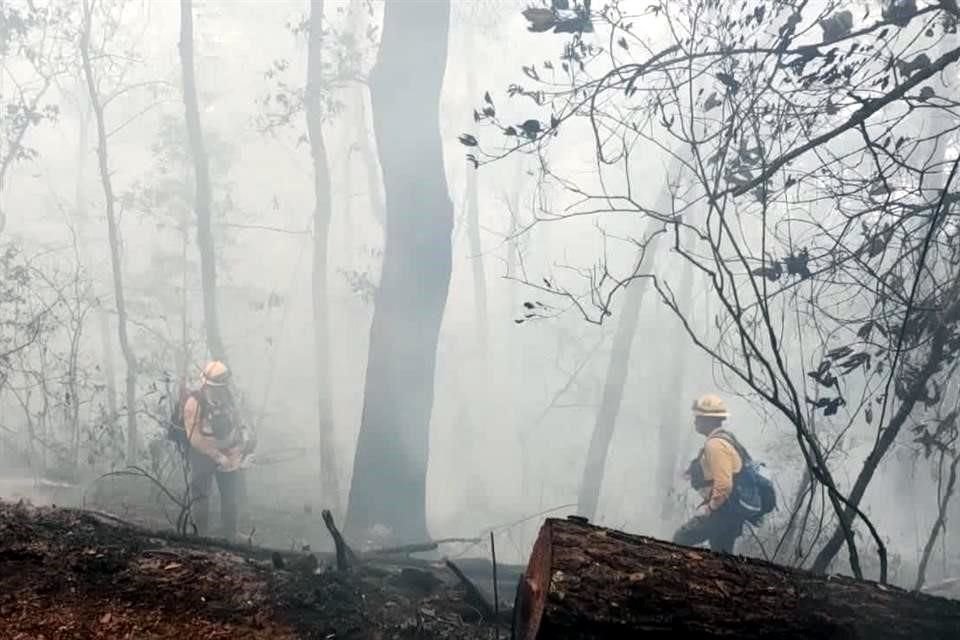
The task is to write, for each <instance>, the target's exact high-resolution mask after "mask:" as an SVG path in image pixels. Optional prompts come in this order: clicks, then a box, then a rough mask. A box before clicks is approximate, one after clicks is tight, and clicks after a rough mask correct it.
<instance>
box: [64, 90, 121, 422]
mask: <svg viewBox="0 0 960 640" xmlns="http://www.w3.org/2000/svg"><path fill="white" fill-rule="evenodd" d="M79 99H82V96H78V100H79ZM84 107H85V109H82V112H81V115H80V132H79V133H80V138H79V140H78V141H77V158H76V162H77V182H76V185H75V191H74V199H75V201H76V205H75V206H76V227H77V239H78V242H79V245H80V252H81V254H82V255H83V260H84V262H85V263H87V266H88V267H90V268H92V266H93V265H91V264H89V263H90V251H89V248H88V246H87V241H86V234H85V229H86V226H87V215H88V214H87V199H86V195H85V190H84V175H85V173H86V171H85V169H86V166H87V162H86V159H87V145H88V144H89V134H90V116H91V115H92V114H91V109H90V102H89V99H87V100H86V101H84ZM96 314H97V327H98V329H99V331H100V345H101V347H102V348H103V377H104V386H105V387H106V392H107V411H108V413H109V416H108V417H109V419H110V422H111V424H112V423H113V422H115V421H116V419H117V415H118V409H117V405H118V403H117V372H116V371H117V370H116V365H115V364H114V357H113V338H111V337H110V317H109V316H108V315H107V310H106V309H105V308H104V307H103V305H101V304H97V311H96Z"/></svg>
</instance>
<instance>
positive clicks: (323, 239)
mask: <svg viewBox="0 0 960 640" xmlns="http://www.w3.org/2000/svg"><path fill="white" fill-rule="evenodd" d="M322 25H323V0H311V1H310V40H309V43H308V49H307V90H306V101H305V107H306V114H307V133H308V135H309V137H310V156H311V158H312V159H313V193H314V206H313V339H314V357H315V359H316V372H317V390H316V392H317V420H318V423H319V427H320V496H321V499H322V500H323V502H324V504H325V505H327V508H328V509H330V510H331V511H333V512H334V513H339V512H340V483H339V481H338V474H337V467H336V455H335V452H334V446H333V401H332V399H331V393H330V345H329V340H330V336H329V330H328V327H329V313H328V307H329V300H328V296H327V244H328V236H329V235H330V169H329V167H328V166H327V149H326V147H325V146H324V140H323V105H322V103H321V98H322V96H321V91H322V86H323V66H322V64H323V61H322V57H321V56H322V53H323V28H322Z"/></svg>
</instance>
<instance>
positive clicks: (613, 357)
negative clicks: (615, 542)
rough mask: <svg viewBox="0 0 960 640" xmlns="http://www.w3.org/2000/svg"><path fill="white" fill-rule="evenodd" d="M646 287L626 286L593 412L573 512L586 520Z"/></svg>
mask: <svg viewBox="0 0 960 640" xmlns="http://www.w3.org/2000/svg"><path fill="white" fill-rule="evenodd" d="M649 288H650V281H649V280H646V279H644V280H639V281H634V282H632V283H631V284H629V285H628V286H627V290H626V293H625V294H624V302H623V310H622V312H621V315H620V321H619V322H618V323H617V331H616V333H615V334H614V336H613V347H612V349H611V352H610V362H609V364H608V366H607V377H606V382H605V383H604V385H603V398H602V400H601V401H600V409H599V410H598V411H597V419H596V422H595V424H594V427H593V436H592V437H591V438H590V448H589V449H588V450H587V462H586V465H585V466H584V469H583V479H582V480H581V482H580V496H579V498H578V500H577V513H579V514H580V515H582V516H583V517H585V518H588V519H590V520H592V519H594V517H595V516H596V513H597V505H598V503H599V501H600V487H601V485H602V484H603V474H604V471H605V470H606V464H607V454H608V452H609V450H610V441H611V440H612V439H613V431H614V428H615V427H616V425H617V415H618V414H619V413H620V403H621V401H622V400H623V387H624V385H625V384H626V381H627V373H628V369H629V365H630V352H631V348H632V347H633V337H634V335H635V334H636V333H637V324H638V321H639V318H640V306H641V304H642V303H643V298H644V295H645V294H646V292H647V290H648V289H649Z"/></svg>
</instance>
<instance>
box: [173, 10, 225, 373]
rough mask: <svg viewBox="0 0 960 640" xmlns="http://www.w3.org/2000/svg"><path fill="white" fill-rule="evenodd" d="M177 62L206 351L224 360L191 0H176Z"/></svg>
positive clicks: (208, 173)
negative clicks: (190, 171)
mask: <svg viewBox="0 0 960 640" xmlns="http://www.w3.org/2000/svg"><path fill="white" fill-rule="evenodd" d="M180 64H181V67H182V73H183V105H184V111H185V118H186V123H187V136H188V138H189V139H190V156H191V157H192V158H193V166H194V171H195V173H196V188H197V193H196V203H195V205H194V207H195V209H196V213H197V247H198V248H199V249H200V284H201V288H202V290H203V320H204V323H203V324H204V327H205V329H206V335H207V350H208V351H209V352H210V356H211V357H212V358H214V359H216V360H223V361H226V360H227V354H226V349H225V347H224V344H223V337H222V336H221V334H220V318H219V314H218V308H217V264H216V248H215V243H214V240H213V232H212V230H211V225H210V216H211V198H212V196H211V192H210V160H209V158H208V157H207V151H206V148H205V147H204V143H203V127H202V126H201V124H200V106H199V100H198V98H197V80H196V76H195V74H194V61H193V0H180Z"/></svg>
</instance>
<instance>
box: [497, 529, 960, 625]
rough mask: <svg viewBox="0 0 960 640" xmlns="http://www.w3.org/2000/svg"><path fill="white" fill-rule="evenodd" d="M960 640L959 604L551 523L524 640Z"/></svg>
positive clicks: (529, 589)
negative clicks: (678, 639)
mask: <svg viewBox="0 0 960 640" xmlns="http://www.w3.org/2000/svg"><path fill="white" fill-rule="evenodd" d="M683 633H686V634H687V637H690V638H704V639H705V638H740V639H742V640H756V639H761V638H762V639H764V640H767V639H769V640H773V639H774V638H776V639H778V640H801V639H803V640H806V639H808V638H844V639H850V640H854V639H861V638H862V639H864V640H867V639H869V640H899V639H904V640H906V639H907V638H911V639H912V638H924V639H925V640H947V639H948V638H951V639H952V638H957V637H960V635H958V634H960V602H956V601H952V600H946V599H942V598H935V597H933V596H928V595H918V594H913V593H909V592H907V591H903V590H901V589H896V588H892V587H883V586H880V585H876V584H873V583H867V582H858V581H855V580H852V579H847V578H840V577H831V578H825V577H822V576H817V575H814V574H811V573H807V572H803V571H799V570H796V569H788V568H785V567H779V566H777V565H774V564H770V563H767V562H761V561H758V560H750V559H747V558H741V557H732V556H728V555H724V554H717V553H713V552H710V551H705V550H699V549H696V550H695V549H691V548H687V547H679V546H677V545H673V544H669V543H666V542H661V541H658V540H654V539H651V538H643V537H639V536H633V535H629V534H626V533H622V532H619V531H613V530H610V529H601V528H599V527H595V526H592V525H589V524H584V523H581V522H573V521H565V520H557V519H549V520H547V521H546V523H545V524H544V526H543V527H542V528H541V530H540V536H539V538H538V539H537V542H536V544H535V545H534V548H533V552H532V553H531V556H530V562H529V564H528V566H527V570H526V573H525V575H524V577H523V579H521V582H520V589H519V591H518V595H517V607H516V609H515V617H514V637H515V638H518V639H519V640H535V639H538V638H551V640H566V639H573V638H576V639H577V640H588V639H592V638H597V639H599V638H603V639H605V640H611V639H614V640H615V639H617V638H631V639H632V638H640V637H642V638H676V637H680V636H681V635H683Z"/></svg>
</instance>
